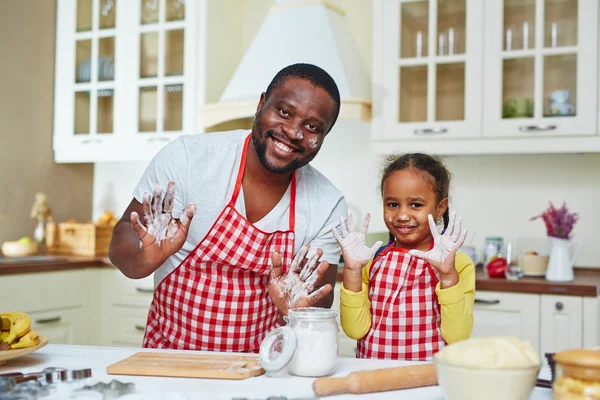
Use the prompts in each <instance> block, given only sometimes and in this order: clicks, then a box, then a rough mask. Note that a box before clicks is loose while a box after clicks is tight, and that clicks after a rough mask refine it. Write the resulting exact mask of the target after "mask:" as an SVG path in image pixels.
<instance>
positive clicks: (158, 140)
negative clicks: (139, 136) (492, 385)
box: [148, 137, 171, 143]
mask: <svg viewBox="0 0 600 400" xmlns="http://www.w3.org/2000/svg"><path fill="white" fill-rule="evenodd" d="M169 140H171V139H169V138H166V137H151V138H148V143H152V142H168V141H169Z"/></svg>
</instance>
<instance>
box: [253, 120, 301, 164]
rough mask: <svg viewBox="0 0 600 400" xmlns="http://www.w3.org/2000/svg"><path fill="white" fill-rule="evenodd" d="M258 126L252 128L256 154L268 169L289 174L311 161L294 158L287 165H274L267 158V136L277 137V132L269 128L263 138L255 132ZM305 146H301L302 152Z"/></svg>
mask: <svg viewBox="0 0 600 400" xmlns="http://www.w3.org/2000/svg"><path fill="white" fill-rule="evenodd" d="M255 132H256V128H255V129H253V130H252V141H253V142H254V149H255V150H256V155H257V156H258V159H259V161H260V163H261V164H262V165H263V167H265V168H266V169H267V170H269V171H271V172H273V173H274V174H289V173H290V172H292V171H294V170H296V169H298V168H300V167H303V166H305V165H306V164H308V162H309V161H306V162H304V161H303V160H297V159H296V160H294V161H292V162H290V163H289V164H287V165H283V166H281V167H277V166H275V165H272V164H270V163H269V161H268V160H267V138H268V137H272V136H274V137H277V134H276V133H275V131H273V130H268V131H267V132H265V134H264V137H263V138H262V140H261V137H260V135H259V134H257V133H255ZM303 150H304V149H303V148H300V154H302V153H304V151H303Z"/></svg>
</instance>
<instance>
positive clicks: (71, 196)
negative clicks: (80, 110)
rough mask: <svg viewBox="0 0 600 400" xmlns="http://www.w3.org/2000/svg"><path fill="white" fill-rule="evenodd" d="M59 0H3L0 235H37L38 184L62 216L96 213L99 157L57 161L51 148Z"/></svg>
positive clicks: (0, 35)
mask: <svg viewBox="0 0 600 400" xmlns="http://www.w3.org/2000/svg"><path fill="white" fill-rule="evenodd" d="M55 21H56V3H55V2H54V1H38V0H19V1H3V2H2V11H1V12H0V54H2V57H1V58H2V62H1V63H0V76H1V77H2V78H3V79H2V95H1V96H0V121H1V122H2V125H1V132H0V160H1V165H2V171H1V173H0V188H2V192H1V196H0V243H2V242H4V241H5V240H15V239H18V238H19V237H22V236H29V237H32V236H33V230H34V227H35V225H34V221H33V220H31V219H30V218H29V212H30V210H31V206H32V205H33V201H34V196H35V194H36V193H37V192H44V193H46V194H47V195H48V198H49V205H50V208H51V209H52V211H53V213H54V216H55V219H56V220H58V221H64V220H66V219H68V218H76V219H78V220H82V221H84V220H89V219H90V218H91V210H92V186H93V182H92V181H93V176H94V166H93V164H78V165H73V164H69V165H65V164H62V165H57V164H55V163H54V160H53V153H52V123H53V116H52V115H53V104H54V97H53V96H54V31H55V23H56V22H55Z"/></svg>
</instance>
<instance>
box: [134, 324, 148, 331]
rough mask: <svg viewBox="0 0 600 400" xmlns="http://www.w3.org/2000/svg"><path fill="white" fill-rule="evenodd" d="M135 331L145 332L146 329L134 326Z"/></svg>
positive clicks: (141, 326)
mask: <svg viewBox="0 0 600 400" xmlns="http://www.w3.org/2000/svg"><path fill="white" fill-rule="evenodd" d="M135 330H136V331H145V330H146V327H145V326H143V325H136V326H135Z"/></svg>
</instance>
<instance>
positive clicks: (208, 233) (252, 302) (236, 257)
mask: <svg viewBox="0 0 600 400" xmlns="http://www.w3.org/2000/svg"><path fill="white" fill-rule="evenodd" d="M339 108H340V96H339V92H338V89H337V86H336V84H335V82H334V81H333V79H332V78H331V77H330V76H329V74H327V72H325V71H324V70H322V69H321V68H319V67H316V66H314V65H310V64H294V65H291V66H288V67H286V68H284V69H282V70H281V71H280V72H279V73H278V74H277V75H276V76H275V77H274V78H273V81H272V82H271V83H270V85H269V86H268V88H267V91H266V92H265V93H262V94H261V96H260V101H259V103H258V107H257V110H256V114H255V115H256V119H255V121H254V124H253V127H252V132H251V133H249V132H246V131H232V132H217V133H210V134H200V135H193V136H182V137H180V138H178V139H177V140H175V141H173V142H172V143H170V144H169V145H167V146H166V147H165V148H164V149H163V150H161V152H160V153H159V154H158V155H157V156H156V157H155V158H154V159H153V160H152V162H151V163H150V165H149V166H148V168H147V169H146V171H145V173H144V176H143V177H142V179H141V180H140V182H139V184H138V186H137V188H136V189H135V191H134V199H133V200H132V201H131V203H130V204H129V207H128V208H127V210H126V211H125V213H124V214H123V217H122V218H121V220H120V221H119V223H118V224H117V225H116V226H115V229H114V232H113V238H112V242H111V246H110V251H109V257H110V259H111V260H112V262H113V263H114V265H116V266H117V267H118V268H119V269H120V270H121V271H122V272H123V273H124V274H125V275H126V276H128V277H130V278H134V279H135V278H142V277H146V276H148V275H150V274H151V273H154V280H155V291H154V299H153V302H152V305H151V307H150V311H149V315H148V323H147V326H146V334H145V337H144V346H145V347H159V348H180V349H197V350H215V351H240V352H256V351H258V349H259V347H260V343H261V341H262V340H263V338H264V336H265V335H266V334H267V333H268V332H269V331H270V330H271V329H273V328H274V327H276V326H277V325H279V324H280V323H281V316H283V315H286V314H287V310H288V309H289V308H293V307H308V306H315V305H316V306H321V307H330V306H331V304H332V301H333V293H332V287H333V285H334V284H335V277H336V272H337V265H336V264H337V262H338V260H339V259H340V249H339V246H338V245H337V243H336V241H335V238H334V237H333V234H332V232H331V228H332V227H334V226H336V225H337V223H338V222H337V221H339V216H340V215H346V203H345V200H344V198H343V196H342V195H341V193H340V192H339V191H338V190H337V189H336V188H335V187H334V186H333V185H332V184H331V183H330V182H329V181H328V180H327V179H326V178H325V177H324V176H323V175H321V174H320V173H319V172H318V171H317V170H315V169H314V168H312V167H311V166H310V165H309V164H308V163H309V162H310V161H311V160H312V159H313V158H314V157H315V156H316V155H317V153H318V152H319V149H320V148H321V145H322V144H323V140H324V139H325V136H326V135H327V133H328V132H329V131H330V130H331V128H332V127H333V125H334V123H335V121H336V119H337V116H338V114H339ZM156 184H158V186H155V185H156ZM175 185H177V186H175ZM164 187H167V190H166V194H165V198H164V199H163V198H162V190H161V188H164ZM152 191H153V195H151V194H149V192H152ZM163 203H164V204H163ZM171 209H174V212H173V215H172V214H171ZM196 210H197V211H196ZM142 215H143V216H144V217H143V222H142V221H141V220H140V216H142ZM308 244H310V246H311V249H312V251H311V252H310V253H308V256H309V257H305V256H306V255H307V251H308ZM315 249H316V251H315ZM294 255H296V256H295V257H294Z"/></svg>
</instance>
